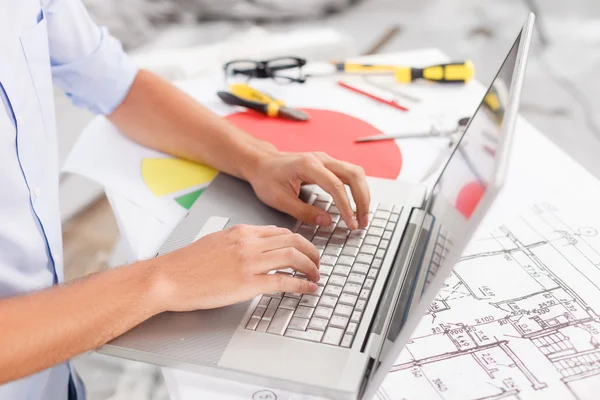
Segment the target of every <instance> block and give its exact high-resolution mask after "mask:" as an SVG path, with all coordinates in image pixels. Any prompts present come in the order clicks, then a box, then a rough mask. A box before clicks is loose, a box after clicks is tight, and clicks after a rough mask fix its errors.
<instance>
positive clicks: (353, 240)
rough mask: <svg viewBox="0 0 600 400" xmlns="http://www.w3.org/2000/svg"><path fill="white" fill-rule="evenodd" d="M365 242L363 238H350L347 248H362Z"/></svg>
mask: <svg viewBox="0 0 600 400" xmlns="http://www.w3.org/2000/svg"><path fill="white" fill-rule="evenodd" d="M362 242H363V240H362V239H361V238H350V239H348V241H347V242H346V246H353V247H360V246H361V244H362Z"/></svg>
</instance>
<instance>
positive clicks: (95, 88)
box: [43, 0, 138, 115]
mask: <svg viewBox="0 0 600 400" xmlns="http://www.w3.org/2000/svg"><path fill="white" fill-rule="evenodd" d="M43 3H44V5H43V8H44V12H45V16H46V22H47V26H48V46H49V49H50V63H51V70H52V78H53V82H54V84H55V85H56V86H57V87H59V88H60V89H62V90H63V91H64V92H65V93H66V94H67V96H68V97H69V98H70V99H71V101H72V102H73V104H75V105H76V106H79V107H85V108H87V109H89V110H90V111H92V112H93V113H96V114H103V115H106V114H110V113H111V112H112V111H113V110H114V109H115V108H116V107H117V106H118V105H119V104H121V102H122V101H123V99H124V98H125V96H126V95H127V93H128V92H129V89H130V87H131V84H132V83H133V80H134V78H135V76H136V74H137V72H138V67H137V66H136V65H135V64H134V62H133V61H132V60H131V59H130V58H129V57H128V56H127V54H125V52H124V51H123V48H122V46H121V43H120V42H119V41H118V40H117V39H115V38H114V37H113V36H111V35H110V34H109V32H108V30H107V29H106V28H100V27H98V26H97V25H96V24H95V23H94V22H93V21H92V19H91V18H90V16H89V14H88V13H87V11H86V9H85V7H84V5H83V2H82V0H46V1H45V2H43Z"/></svg>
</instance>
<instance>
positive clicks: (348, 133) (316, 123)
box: [226, 109, 402, 179]
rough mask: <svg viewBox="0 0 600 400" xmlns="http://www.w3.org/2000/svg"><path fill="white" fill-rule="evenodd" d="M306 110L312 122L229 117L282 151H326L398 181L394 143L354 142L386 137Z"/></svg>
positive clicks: (345, 118)
mask: <svg viewBox="0 0 600 400" xmlns="http://www.w3.org/2000/svg"><path fill="white" fill-rule="evenodd" d="M303 111H305V112H307V113H308V114H309V115H310V120H309V121H306V122H298V121H290V120H286V119H283V118H269V117H267V116H265V115H263V114H259V113H255V112H239V113H235V114H231V115H228V116H227V117H226V118H227V119H228V120H229V122H231V123H232V124H233V125H235V126H237V127H238V128H240V129H243V130H245V131H246V132H248V133H250V134H252V135H254V136H256V137H258V138H260V139H263V140H266V141H268V142H271V143H272V144H273V145H275V147H277V149H279V150H281V151H294V152H311V151H323V152H325V153H327V154H329V155H330V156H332V157H334V158H337V159H338V160H343V161H347V162H350V163H353V164H357V165H360V166H362V167H363V168H364V169H365V172H366V174H367V175H368V176H376V177H380V178H388V179H396V178H398V174H399V173H400V169H401V167H402V155H401V153H400V148H399V147H398V145H397V144H396V143H395V142H394V141H392V140H390V141H384V142H370V143H355V142H354V141H355V140H356V139H358V138H361V137H364V136H373V135H380V134H382V132H381V131H379V130H378V129H376V128H375V127H374V126H373V125H371V124H368V123H367V122H365V121H362V120H360V119H358V118H355V117H352V116H350V115H347V114H343V113H340V112H337V111H330V110H316V109H303Z"/></svg>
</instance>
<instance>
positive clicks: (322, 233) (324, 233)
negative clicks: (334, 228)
mask: <svg viewBox="0 0 600 400" xmlns="http://www.w3.org/2000/svg"><path fill="white" fill-rule="evenodd" d="M330 236H331V231H328V230H324V229H322V228H319V230H318V231H317V233H316V234H315V237H314V238H313V243H314V242H315V239H317V238H323V239H325V240H326V241H329V237H330ZM325 245H327V243H325Z"/></svg>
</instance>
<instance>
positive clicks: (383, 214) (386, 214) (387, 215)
mask: <svg viewBox="0 0 600 400" xmlns="http://www.w3.org/2000/svg"><path fill="white" fill-rule="evenodd" d="M390 215H391V214H390V213H389V211H383V210H378V211H376V212H375V218H381V219H390Z"/></svg>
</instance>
